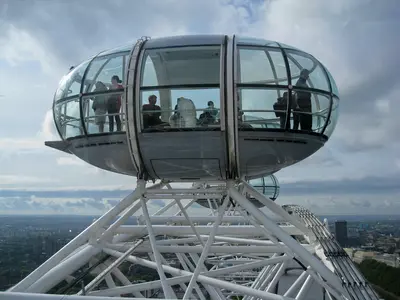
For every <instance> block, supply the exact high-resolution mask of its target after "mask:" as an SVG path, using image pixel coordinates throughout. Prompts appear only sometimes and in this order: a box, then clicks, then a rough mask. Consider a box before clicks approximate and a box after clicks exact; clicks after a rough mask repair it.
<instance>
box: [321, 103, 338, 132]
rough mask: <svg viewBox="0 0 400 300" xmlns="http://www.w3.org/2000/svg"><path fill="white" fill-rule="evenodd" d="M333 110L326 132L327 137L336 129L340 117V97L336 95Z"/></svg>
mask: <svg viewBox="0 0 400 300" xmlns="http://www.w3.org/2000/svg"><path fill="white" fill-rule="evenodd" d="M332 100H333V102H332V112H331V117H330V119H329V123H328V126H327V127H326V129H325V132H324V134H325V135H326V136H327V137H330V136H331V135H332V133H333V131H334V130H335V127H336V124H337V121H338V118H339V99H338V98H336V97H332Z"/></svg>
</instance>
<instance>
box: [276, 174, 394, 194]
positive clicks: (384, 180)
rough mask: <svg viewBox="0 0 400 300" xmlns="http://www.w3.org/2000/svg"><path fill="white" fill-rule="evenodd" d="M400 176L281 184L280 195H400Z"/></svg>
mask: <svg viewBox="0 0 400 300" xmlns="http://www.w3.org/2000/svg"><path fill="white" fill-rule="evenodd" d="M399 182H400V174H399V173H398V174H392V175H391V176H380V177H379V176H369V177H364V178H362V179H341V180H336V181H333V180H331V181H300V182H296V183H287V184H281V186H280V187H281V188H280V195H313V194H326V195H349V194H351V195H354V194H369V195H376V196H378V197H379V196H381V195H387V194H392V195H393V194H400V185H399Z"/></svg>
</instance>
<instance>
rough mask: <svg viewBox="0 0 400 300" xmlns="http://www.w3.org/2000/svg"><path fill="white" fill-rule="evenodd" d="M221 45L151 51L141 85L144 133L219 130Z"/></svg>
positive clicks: (149, 51) (143, 67)
mask: <svg viewBox="0 0 400 300" xmlns="http://www.w3.org/2000/svg"><path fill="white" fill-rule="evenodd" d="M220 65H221V57H220V46H201V47H177V48H167V49H150V50H147V51H146V52H145V53H144V56H143V63H142V68H141V71H142V76H141V86H140V90H141V93H140V109H141V116H142V117H141V123H142V129H143V130H144V131H154V130H155V131H158V130H168V129H183V128H186V129H187V128H190V129H200V130H205V129H210V130H212V129H215V128H219V127H220V122H219V109H220V76H221V67H220Z"/></svg>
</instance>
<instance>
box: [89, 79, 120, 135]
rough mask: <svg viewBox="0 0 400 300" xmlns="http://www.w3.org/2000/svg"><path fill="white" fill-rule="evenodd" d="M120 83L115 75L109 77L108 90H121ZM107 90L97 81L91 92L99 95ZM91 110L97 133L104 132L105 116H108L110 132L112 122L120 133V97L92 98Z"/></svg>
mask: <svg viewBox="0 0 400 300" xmlns="http://www.w3.org/2000/svg"><path fill="white" fill-rule="evenodd" d="M121 83H122V81H121V80H120V79H119V77H118V76H117V75H114V76H112V77H111V86H110V90H120V89H123V86H122V84H121ZM108 90H109V89H108V88H107V86H106V85H105V84H104V83H103V82H101V81H97V82H96V84H95V89H94V91H93V92H95V93H101V92H106V91H108ZM92 109H93V111H94V115H95V123H96V125H97V126H98V128H99V133H103V132H104V124H105V123H106V116H108V127H109V130H110V132H113V131H114V120H115V123H116V125H117V131H122V124H121V117H120V109H121V95H120V94H111V95H98V96H95V97H93V104H92Z"/></svg>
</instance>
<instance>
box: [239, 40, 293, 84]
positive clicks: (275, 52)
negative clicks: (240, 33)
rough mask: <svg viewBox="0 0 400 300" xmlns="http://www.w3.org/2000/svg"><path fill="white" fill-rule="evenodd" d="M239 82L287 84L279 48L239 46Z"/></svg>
mask: <svg viewBox="0 0 400 300" xmlns="http://www.w3.org/2000/svg"><path fill="white" fill-rule="evenodd" d="M239 59H240V63H239V68H238V71H239V76H238V78H239V80H240V83H241V84H274V85H287V72H286V67H285V62H284V60H283V55H282V52H281V50H280V49H273V48H272V49H271V48H255V47H254V48H240V49H239Z"/></svg>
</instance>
